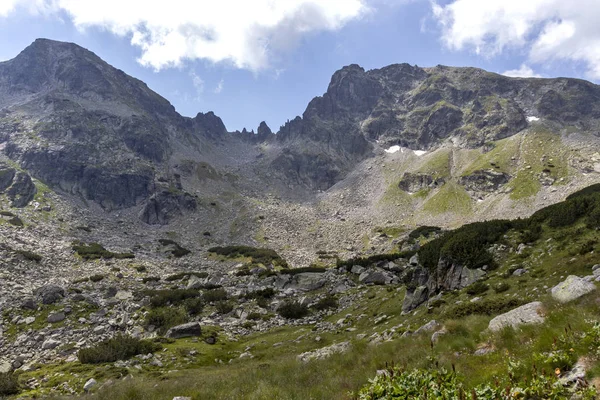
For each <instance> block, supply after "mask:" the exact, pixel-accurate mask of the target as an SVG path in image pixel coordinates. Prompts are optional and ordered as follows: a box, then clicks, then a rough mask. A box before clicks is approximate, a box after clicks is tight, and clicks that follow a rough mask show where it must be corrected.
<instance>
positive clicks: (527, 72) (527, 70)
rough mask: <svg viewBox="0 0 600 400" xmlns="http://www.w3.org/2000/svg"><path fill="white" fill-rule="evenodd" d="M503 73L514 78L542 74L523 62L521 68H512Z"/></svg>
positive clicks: (539, 76)
mask: <svg viewBox="0 0 600 400" xmlns="http://www.w3.org/2000/svg"><path fill="white" fill-rule="evenodd" d="M502 75H506V76H511V77H513V78H541V77H542V76H541V75H540V74H537V73H536V72H535V71H534V70H533V69H531V67H530V66H528V65H526V64H521V67H519V69H511V70H508V71H504V72H503V73H502Z"/></svg>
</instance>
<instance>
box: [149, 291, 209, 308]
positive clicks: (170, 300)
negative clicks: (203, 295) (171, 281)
mask: <svg viewBox="0 0 600 400" xmlns="http://www.w3.org/2000/svg"><path fill="white" fill-rule="evenodd" d="M143 294H144V295H146V296H150V305H151V306H152V307H154V308H158V307H164V306H167V305H178V304H180V303H182V302H183V301H185V300H187V299H193V298H197V297H200V292H199V291H197V290H193V289H172V290H169V289H165V290H146V291H144V292H143Z"/></svg>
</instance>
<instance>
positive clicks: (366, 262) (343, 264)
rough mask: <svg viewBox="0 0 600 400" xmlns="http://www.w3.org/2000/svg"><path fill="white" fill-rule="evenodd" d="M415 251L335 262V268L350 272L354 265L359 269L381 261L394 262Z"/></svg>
mask: <svg viewBox="0 0 600 400" xmlns="http://www.w3.org/2000/svg"><path fill="white" fill-rule="evenodd" d="M415 253H416V252H415V251H404V252H401V253H389V254H376V255H374V256H370V257H355V258H351V259H349V260H344V261H343V260H339V259H338V260H337V262H336V266H337V267H338V268H340V267H342V268H345V269H346V270H350V268H352V267H353V266H354V265H360V266H361V267H368V266H370V265H372V264H376V263H378V262H382V261H395V260H398V259H399V258H405V259H407V258H410V257H412V256H414V255H415Z"/></svg>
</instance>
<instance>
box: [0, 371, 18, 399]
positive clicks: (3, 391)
mask: <svg viewBox="0 0 600 400" xmlns="http://www.w3.org/2000/svg"><path fill="white" fill-rule="evenodd" d="M20 391H21V390H20V388H19V381H18V380H17V376H16V375H15V374H13V373H12V372H9V373H0V396H11V395H13V394H18V393H19V392H20Z"/></svg>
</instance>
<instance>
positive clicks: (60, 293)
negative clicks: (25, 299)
mask: <svg viewBox="0 0 600 400" xmlns="http://www.w3.org/2000/svg"><path fill="white" fill-rule="evenodd" d="M33 294H35V295H36V296H38V297H39V298H40V299H41V300H42V303H44V304H54V303H56V302H58V301H61V300H62V299H63V298H64V297H65V289H63V288H61V287H60V286H56V285H46V286H42V287H40V288H38V289H36V290H35V291H34V292H33Z"/></svg>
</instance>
